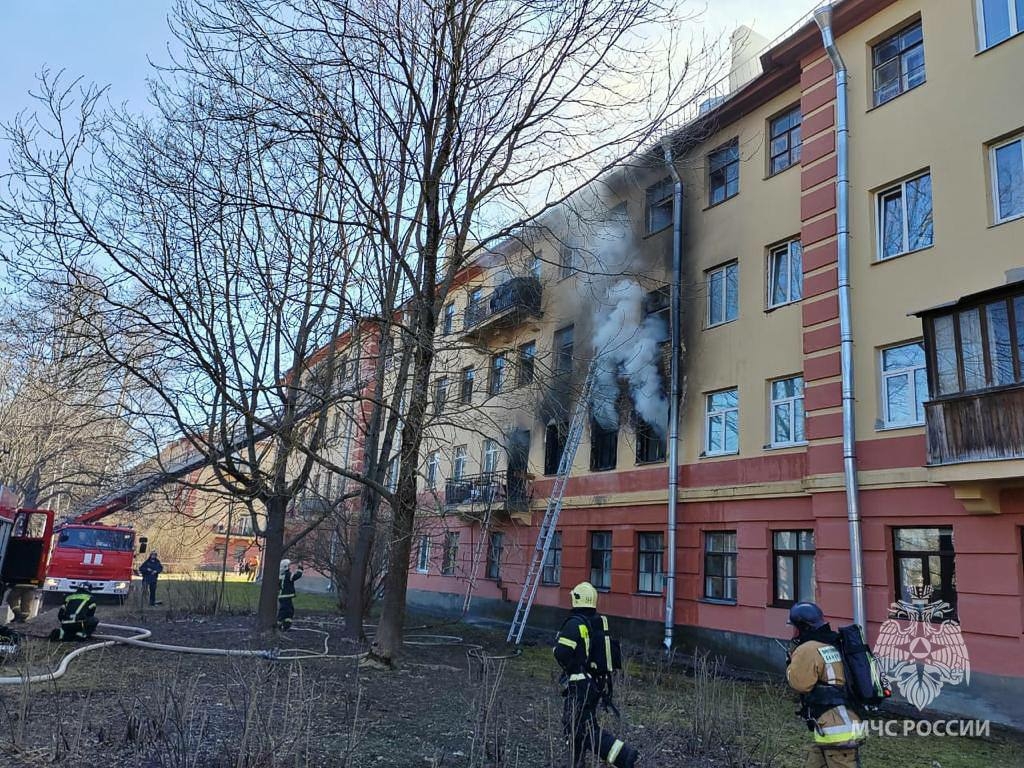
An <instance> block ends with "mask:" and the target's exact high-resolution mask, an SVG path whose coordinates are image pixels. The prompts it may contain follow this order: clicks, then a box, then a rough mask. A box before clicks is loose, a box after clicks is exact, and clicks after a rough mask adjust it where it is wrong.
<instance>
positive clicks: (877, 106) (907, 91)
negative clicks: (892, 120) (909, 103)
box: [866, 80, 928, 113]
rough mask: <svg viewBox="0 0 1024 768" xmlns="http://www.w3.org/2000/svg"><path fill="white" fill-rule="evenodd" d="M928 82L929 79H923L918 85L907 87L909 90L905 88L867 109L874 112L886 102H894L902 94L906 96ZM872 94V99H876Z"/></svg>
mask: <svg viewBox="0 0 1024 768" xmlns="http://www.w3.org/2000/svg"><path fill="white" fill-rule="evenodd" d="M927 84H928V81H927V80H922V81H921V82H920V83H918V84H917V85H915V86H913V87H911V88H907V90H905V91H900V92H899V93H897V94H896V95H895V96H893V97H892V98H889V99H886V100H885V101H883V102H881V103H879V104H872V105H871V106H870V107H868V108H867V110H866V111H867V112H869V113H870V112H874V111H875V110H876V109H881V108H882V107H884V106H885V105H886V104H892V103H893V102H894V101H896V100H898V99H899V98H900V96H906V95H907V94H908V93H911V92H913V91H916V90H917V89H918V88H920V87H921V86H923V85H927ZM871 96H872V101H874V93H872V94H871Z"/></svg>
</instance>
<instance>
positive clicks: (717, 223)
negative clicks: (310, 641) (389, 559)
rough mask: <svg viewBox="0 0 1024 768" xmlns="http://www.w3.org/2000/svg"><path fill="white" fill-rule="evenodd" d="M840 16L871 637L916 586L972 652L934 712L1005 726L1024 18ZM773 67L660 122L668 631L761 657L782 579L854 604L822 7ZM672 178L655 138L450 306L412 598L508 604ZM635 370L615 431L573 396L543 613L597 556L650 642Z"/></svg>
mask: <svg viewBox="0 0 1024 768" xmlns="http://www.w3.org/2000/svg"><path fill="white" fill-rule="evenodd" d="M832 18H833V30H834V33H835V38H836V41H837V48H838V51H839V53H840V54H841V56H842V58H843V60H844V61H845V64H846V67H847V70H848V86H847V91H846V94H847V99H848V126H847V127H848V134H847V135H848V139H849V144H848V147H849V149H848V174H849V175H848V186H847V189H848V201H849V207H848V212H849V216H848V229H849V240H848V243H849V265H850V269H849V282H850V286H851V289H850V294H849V295H850V299H851V301H850V324H849V329H850V333H851V335H852V363H853V366H852V369H853V372H852V378H851V382H852V386H853V397H854V411H853V413H854V418H853V420H852V422H851V423H850V424H848V425H846V429H847V430H849V429H850V427H851V426H852V428H853V430H854V433H855V435H856V442H855V452H856V468H857V473H856V478H857V481H858V485H859V491H858V493H857V499H858V501H859V513H860V516H861V520H860V525H859V530H860V538H861V541H862V547H863V555H862V563H863V575H864V582H865V583H864V600H865V612H866V619H867V624H868V631H869V635H870V637H871V638H872V639H874V638H875V637H876V635H877V633H878V630H879V628H880V625H881V623H882V622H883V621H885V620H886V619H887V618H888V617H889V615H890V609H891V605H892V604H893V603H894V602H895V601H897V600H901V599H903V600H911V599H912V598H913V597H914V596H915V589H919V588H921V587H924V586H927V587H930V588H931V591H930V597H929V599H931V600H941V601H944V602H946V603H948V606H949V607H948V609H947V611H946V613H945V618H955V619H957V620H958V621H959V623H960V627H961V631H962V637H963V640H964V644H965V646H966V648H967V651H968V653H969V655H970V679H969V685H967V684H966V683H961V684H960V685H947V686H946V687H945V688H944V689H943V691H942V697H941V698H940V699H939V700H937V701H936V702H935V704H934V706H935V707H937V708H938V709H940V710H941V709H945V710H947V711H960V712H970V713H975V714H982V715H984V716H986V717H992V718H993V719H996V720H1003V721H1017V722H1018V723H1019V722H1021V721H1022V720H1024V716H1022V714H1021V710H1020V708H1019V704H1018V703H1016V702H1019V700H1020V699H1019V697H1020V694H1021V693H1022V692H1024V590H1022V582H1024V560H1022V537H1024V272H1022V271H1021V269H1020V268H1021V267H1022V266H1024V255H1022V250H1021V246H1020V242H1021V239H1022V237H1024V100H1022V99H1021V98H1019V95H1020V93H1021V87H1020V83H1019V72H1020V70H1021V64H1022V62H1024V35H1021V34H1020V32H1021V31H1024V16H1022V15H1021V8H1020V4H1019V3H1017V4H1014V3H1013V2H1012V1H1011V0H977V1H976V2H967V1H966V0H964V1H963V2H953V1H952V0H942V1H940V2H927V3H925V2H921V1H920V0H917V1H916V2H914V1H912V0H895V1H893V0H845V2H842V3H838V4H836V6H835V8H834V13H833V17H832ZM760 61H761V73H760V74H758V75H757V76H756V77H754V79H753V80H751V81H750V82H748V83H746V84H745V85H742V87H740V88H738V89H737V90H735V91H733V92H732V93H731V94H729V96H728V97H727V98H725V99H716V100H714V101H712V102H710V104H709V106H710V107H711V108H710V110H709V111H707V112H706V113H705V114H703V115H702V116H701V118H700V120H699V121H698V122H697V123H695V125H693V126H689V127H687V128H684V129H682V130H681V131H679V133H678V134H677V135H675V136H674V137H673V143H674V146H676V147H677V148H678V150H679V152H678V154H677V157H676V168H677V170H678V172H679V174H680V176H681V178H682V181H683V187H684V206H683V227H682V229H683V240H682V264H683V274H682V280H681V290H682V304H683V309H682V318H681V322H682V327H683V343H684V352H683V354H682V359H681V367H682V371H683V374H684V380H685V386H684V393H683V402H682V406H681V424H680V441H679V445H678V449H679V462H680V468H679V472H680V475H679V495H678V501H679V514H678V525H677V548H676V552H675V558H674V560H675V572H676V583H677V588H676V595H675V598H676V599H675V605H674V624H675V637H676V642H677V643H678V644H680V645H682V646H684V647H690V648H692V647H702V648H710V649H713V650H715V651H718V652H722V653H726V654H727V655H729V656H730V658H732V660H733V661H736V662H737V663H739V664H740V665H742V666H747V667H774V668H779V667H780V666H781V662H782V661H783V659H782V657H781V654H780V652H779V651H778V648H777V646H776V645H775V644H774V642H773V641H772V638H786V637H789V635H790V631H789V628H788V627H787V626H786V624H785V622H786V616H787V609H788V607H789V606H790V605H792V603H793V602H794V601H797V600H807V599H813V600H816V601H817V602H819V603H820V604H822V606H823V607H824V609H825V611H826V613H827V615H829V616H830V617H833V619H834V620H836V621H838V622H841V623H844V622H845V621H847V620H850V619H851V618H852V616H853V612H852V607H851V605H852V603H851V570H852V569H851V556H850V549H851V544H850V535H849V525H848V495H847V491H846V488H845V480H846V478H845V477H844V460H843V434H844V419H843V408H842V406H843V384H842V378H843V377H842V366H841V341H842V340H841V334H840V286H839V275H838V260H839V243H840V240H841V238H842V236H843V232H841V231H840V224H841V223H842V219H841V217H840V216H839V213H840V210H839V209H840V206H841V205H842V202H843V201H842V194H841V189H840V185H839V184H837V181H840V180H841V179H839V178H838V176H839V174H840V171H841V170H842V169H841V167H840V164H839V160H840V158H839V157H838V153H837V143H838V142H837V138H838V134H839V128H840V127H841V126H838V125H837V119H838V104H837V99H836V93H837V91H836V82H835V76H834V74H833V64H832V62H831V61H830V59H829V57H828V56H827V55H826V51H825V50H824V48H823V45H822V36H821V33H820V31H819V29H818V27H817V26H816V25H815V23H814V22H813V21H808V23H806V24H804V25H802V26H800V27H799V28H797V29H796V30H795V31H794V32H793V33H792V34H790V35H789V36H787V37H786V38H785V39H783V40H781V41H779V42H777V43H775V44H773V45H772V46H771V47H770V48H769V49H768V50H766V51H765V52H764V53H763V54H762V56H761V59H760ZM695 126H696V127H697V128H698V129H695ZM671 190H672V183H671V176H670V174H669V173H668V172H667V171H666V168H665V166H663V165H659V164H658V163H657V162H654V161H652V160H651V159H646V160H643V161H638V162H637V163H636V164H635V165H633V166H631V167H629V168H624V169H621V170H620V171H618V172H617V173H615V174H613V175H612V177H611V178H610V179H609V181H608V183H607V184H606V185H605V186H604V187H603V188H602V192H601V195H600V200H599V201H598V200H596V198H595V200H591V201H589V202H588V205H587V206H584V207H589V208H592V209H595V210H596V209H602V210H604V211H605V213H603V214H600V215H599V214H594V218H595V219H596V220H599V221H600V222H601V223H600V224H599V225H597V226H589V227H588V226H585V225H580V226H577V227H575V228H574V227H572V226H562V227H558V226H554V227H551V228H548V229H544V228H541V229H542V231H541V232H539V233H532V234H531V233H524V235H523V236H522V237H519V238H515V239H514V240H510V241H509V243H507V244H506V246H504V247H503V248H501V249H497V251H496V252H495V253H494V254H491V255H490V256H489V257H488V258H487V259H485V260H481V261H480V262H479V263H477V264H475V265H474V267H473V270H472V278H471V279H469V278H467V282H466V285H465V288H464V290H460V291H458V292H457V293H456V295H455V298H454V300H453V302H452V304H451V305H449V307H447V308H446V309H445V312H444V314H443V318H442V323H441V329H440V331H441V333H440V335H439V338H438V345H439V347H443V348H444V349H446V350H447V352H446V354H447V356H448V357H447V359H446V362H445V366H444V370H442V371H441V372H440V373H439V378H438V381H437V383H436V391H435V395H436V397H435V401H436V408H437V409H438V410H439V411H440V412H442V413H443V412H445V411H446V410H448V409H451V410H450V412H451V413H452V418H451V420H450V421H451V423H450V424H447V425H445V424H441V423H438V424H437V426H436V427H435V428H434V429H433V430H432V434H431V437H430V443H429V445H428V446H427V448H426V453H425V456H426V462H427V464H426V468H425V471H424V477H425V487H424V493H425V497H424V498H425V500H426V502H427V503H425V505H424V506H425V508H427V509H431V510H432V511H431V512H429V513H425V514H424V516H423V520H422V523H421V530H420V533H419V534H418V536H419V541H418V542H417V546H415V547H414V560H415V561H414V562H413V563H412V564H411V568H412V570H413V573H412V577H411V581H410V595H411V599H412V600H413V601H416V602H420V603H422V604H430V605H435V606H436V605H448V606H451V607H457V606H458V605H460V604H464V600H463V597H464V595H465V594H466V593H467V591H468V590H469V587H470V586H472V594H473V596H474V597H473V601H474V602H473V610H474V611H479V612H487V613H490V614H492V615H501V616H508V615H510V614H511V611H512V608H513V607H514V603H515V601H516V600H517V599H518V597H519V594H520V589H521V584H522V580H523V578H524V575H525V570H526V565H527V563H528V562H529V558H530V555H531V554H532V550H533V547H534V543H535V541H536V537H537V524H538V522H539V519H540V516H541V513H542V511H543V508H544V504H545V501H546V496H547V492H548V491H549V489H550V488H551V484H552V476H553V474H554V472H555V470H556V469H557V457H558V455H559V453H560V450H561V445H560V440H561V439H562V436H563V435H564V424H565V422H566V420H567V417H566V414H567V413H569V412H570V411H571V407H572V405H573V404H574V397H575V393H578V385H579V382H580V381H581V378H582V372H583V371H585V370H586V367H587V365H588V363H589V360H590V358H591V357H592V356H593V353H594V339H595V333H597V332H598V331H599V330H600V329H599V328H597V326H598V325H599V324H600V316H601V312H602V309H601V304H602V302H603V301H604V302H607V288H608V287H609V285H610V281H611V279H612V277H613V276H614V277H615V278H616V279H628V280H632V281H634V282H635V283H636V285H637V286H639V289H640V290H642V291H643V292H644V294H645V296H644V312H645V313H646V314H648V315H658V313H661V312H667V302H666V301H665V298H664V297H665V295H666V286H668V285H669V284H670V282H671V280H672V275H671V270H670V264H671V258H670V255H671V252H672V246H673V243H672V238H673V229H672V226H671V223H672V195H671ZM837 193H839V194H837ZM583 218H584V219H585V218H586V217H583ZM609 222H612V223H613V224H614V223H615V222H625V224H626V225H625V226H622V227H616V226H612V225H610V224H609ZM595 233H599V234H600V237H598V238H596V239H595V238H594V235H595ZM610 241H614V242H612V244H611V245H610V244H609V243H610ZM609 252H613V254H614V255H612V256H609V255H608V254H609ZM622 256H625V257H626V258H625V260H624V261H623V260H622ZM577 260H578V261H577ZM611 263H614V268H611V267H609V264H611ZM606 309H607V304H606ZM658 341H661V339H658ZM666 371H667V368H663V369H662V371H661V375H662V376H664V374H665V372H666ZM622 387H623V394H622V397H621V400H620V402H619V406H620V407H619V408H618V413H619V428H618V430H617V431H616V430H614V429H609V428H606V426H602V425H601V424H600V423H598V422H597V421H596V420H594V419H593V418H592V419H591V421H590V426H589V427H588V429H587V431H586V433H585V434H584V436H583V439H582V441H581V445H580V447H579V452H578V454H577V456H576V461H575V464H574V467H573V472H572V476H571V480H570V482H569V485H568V488H567V491H566V499H565V505H564V508H563V511H562V514H561V517H560V520H559V524H558V536H557V537H556V541H555V543H554V546H553V547H552V551H551V552H550V553H549V556H548V560H547V562H546V564H545V565H546V567H545V569H544V575H543V582H542V587H541V589H540V590H539V592H538V595H537V602H536V607H535V609H534V613H533V621H534V623H540V624H543V623H544V622H545V621H551V620H552V618H553V615H554V613H553V611H554V609H556V608H562V609H564V607H565V606H566V605H567V596H566V591H567V588H569V587H571V586H572V585H573V584H575V583H577V582H579V581H581V580H583V579H589V580H590V581H592V582H593V583H594V584H595V586H596V587H598V589H599V590H601V591H602V592H603V594H602V597H601V605H602V610H604V611H606V612H607V613H609V614H610V615H613V616H616V617H619V622H620V625H622V626H628V627H629V628H630V631H631V632H633V633H634V634H636V635H637V636H646V637H648V638H651V639H653V638H656V637H660V636H661V626H660V624H661V622H662V620H663V617H664V614H665V597H664V591H665V587H664V583H665V570H666V567H667V566H666V564H667V563H668V561H669V558H668V557H667V553H666V541H667V518H666V506H667V475H668V468H667V464H666V458H665V457H666V450H665V437H664V435H665V430H664V427H663V425H658V424H651V423H648V422H646V421H645V420H644V419H643V418H641V417H639V416H638V415H637V411H638V409H637V408H636V407H631V405H632V404H630V403H629V399H630V397H629V392H630V385H629V384H626V383H624V384H623V385H622ZM460 409H461V410H460ZM470 409H472V411H473V416H472V418H468V417H466V416H465V414H466V413H468V412H469V410H470ZM460 413H461V414H463V417H462V418H456V414H460ZM613 426H614V425H613ZM918 597H920V594H918ZM460 601H461V602H460ZM547 609H550V610H547ZM1014 713H1016V714H1014Z"/></svg>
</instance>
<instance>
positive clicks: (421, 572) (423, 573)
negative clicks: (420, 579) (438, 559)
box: [416, 568, 430, 576]
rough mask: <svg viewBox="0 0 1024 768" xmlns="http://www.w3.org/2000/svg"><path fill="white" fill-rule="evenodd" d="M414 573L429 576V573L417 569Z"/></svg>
mask: <svg viewBox="0 0 1024 768" xmlns="http://www.w3.org/2000/svg"><path fill="white" fill-rule="evenodd" d="M416 573H420V574H422V575H424V576H429V575H430V571H421V570H420V569H419V568H417V569H416Z"/></svg>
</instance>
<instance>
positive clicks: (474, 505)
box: [444, 469, 530, 522]
mask: <svg viewBox="0 0 1024 768" xmlns="http://www.w3.org/2000/svg"><path fill="white" fill-rule="evenodd" d="M444 505H445V508H446V509H447V510H449V511H452V512H455V513H456V514H458V515H460V516H462V517H465V518H467V519H473V520H479V519H481V518H482V517H483V515H484V514H485V513H486V511H487V509H488V507H489V508H490V510H491V512H492V513H498V514H501V515H505V516H508V517H509V518H514V519H518V520H522V521H526V522H529V518H530V478H529V475H527V473H526V472H524V471H522V470H514V469H512V470H506V471H504V472H487V473H484V474H481V475H473V476H470V477H461V478H458V479H451V480H448V481H447V482H446V483H445V486H444Z"/></svg>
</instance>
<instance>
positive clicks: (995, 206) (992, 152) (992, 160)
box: [988, 133, 1024, 224]
mask: <svg viewBox="0 0 1024 768" xmlns="http://www.w3.org/2000/svg"><path fill="white" fill-rule="evenodd" d="M1011 144H1020V148H1021V159H1022V162H1024V133H1018V134H1017V135H1016V136H1011V137H1010V138H1008V139H1006V140H1005V141H1000V142H998V143H996V144H991V145H989V150H988V157H989V165H990V167H991V176H992V213H993V220H994V223H996V224H1004V223H1005V222H1007V221H1016V220H1017V219H1020V218H1024V211H1021V212H1020V213H1014V214H1012V215H1010V216H1000V215H999V167H998V165H997V164H996V152H997V151H999V150H1000V149H1002V148H1003V147H1008V146H1010V145H1011Z"/></svg>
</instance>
